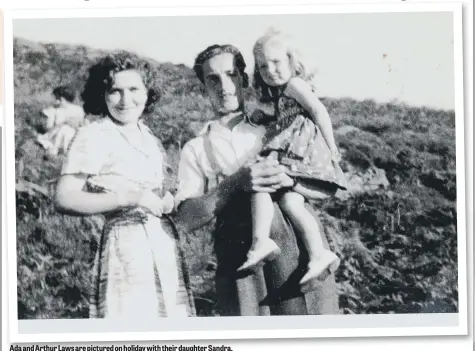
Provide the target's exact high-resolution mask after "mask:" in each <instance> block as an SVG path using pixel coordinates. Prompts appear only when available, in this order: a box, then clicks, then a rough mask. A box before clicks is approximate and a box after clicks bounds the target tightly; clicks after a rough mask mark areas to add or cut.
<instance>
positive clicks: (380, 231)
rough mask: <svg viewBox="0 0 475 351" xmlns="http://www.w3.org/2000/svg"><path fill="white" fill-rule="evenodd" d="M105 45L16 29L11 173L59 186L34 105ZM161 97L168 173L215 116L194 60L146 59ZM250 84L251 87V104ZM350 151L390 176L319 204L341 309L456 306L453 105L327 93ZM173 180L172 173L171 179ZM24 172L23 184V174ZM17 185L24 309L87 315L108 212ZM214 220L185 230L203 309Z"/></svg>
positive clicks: (353, 164)
mask: <svg viewBox="0 0 475 351" xmlns="http://www.w3.org/2000/svg"><path fill="white" fill-rule="evenodd" d="M103 54H104V53H103V52H100V51H95V50H91V49H89V48H86V47H82V46H66V45H53V44H48V45H42V44H37V43H31V42H27V41H24V40H21V39H16V40H15V43H14V62H15V75H14V79H15V137H16V139H15V152H16V177H17V181H18V182H22V184H29V183H28V182H30V183H33V184H36V185H39V186H42V187H44V188H51V189H54V181H55V179H56V178H57V176H58V172H59V167H60V165H61V161H62V160H61V159H60V158H59V159H54V160H51V159H48V158H46V156H45V155H44V151H43V150H42V149H41V148H40V147H39V146H38V145H36V144H35V143H34V142H33V141H32V139H33V138H34V135H35V132H36V131H37V129H38V124H39V119H38V118H39V111H40V110H41V109H42V108H43V107H45V106H46V105H47V104H49V103H50V102H51V97H50V91H51V89H52V87H54V86H56V85H58V84H71V85H73V86H75V87H76V88H77V89H81V88H82V85H83V84H84V82H85V78H86V72H87V69H88V68H89V66H90V65H91V63H92V62H94V60H95V59H96V58H98V57H99V56H101V55H103ZM149 61H150V62H151V63H152V65H153V66H154V67H155V69H156V70H157V72H158V76H159V79H158V80H157V82H156V84H157V87H160V89H161V91H162V93H163V98H162V102H161V104H160V106H159V107H157V109H156V111H154V113H153V114H152V115H151V116H149V117H147V123H148V124H149V125H150V127H151V128H152V130H153V131H154V133H156V135H157V136H158V137H159V138H160V139H161V140H162V142H163V144H164V147H165V149H166V151H167V154H168V159H169V163H170V166H171V169H172V175H173V173H174V172H176V168H177V161H178V154H179V150H180V148H181V147H182V146H183V144H184V143H185V142H186V141H187V140H189V139H190V138H191V137H193V135H194V134H195V133H196V131H197V129H198V128H200V126H201V125H202V124H203V123H204V121H206V120H207V119H208V118H210V116H211V110H210V105H209V103H208V101H207V100H206V98H205V97H204V96H203V94H202V91H201V87H200V84H199V82H198V80H197V79H196V77H195V76H194V74H193V72H192V71H191V69H189V68H188V67H185V66H183V65H173V64H170V63H158V62H155V61H153V60H149ZM252 97H253V92H252V91H249V92H248V100H249V101H251V104H252ZM322 101H323V103H324V104H325V105H326V107H327V108H328V110H329V112H330V115H331V116H332V120H333V123H334V127H335V129H336V130H337V133H336V137H337V141H338V144H339V146H340V148H341V149H342V151H343V152H344V161H343V168H344V170H346V171H347V172H348V173H349V174H353V175H356V176H358V175H360V174H363V173H364V172H366V173H368V170H373V169H378V170H382V172H383V173H385V174H386V177H387V179H388V180H389V184H390V185H389V187H387V188H385V189H379V190H373V191H364V192H360V193H357V194H353V195H351V196H350V197H348V198H338V197H335V198H332V199H328V200H325V201H321V202H319V203H316V204H315V206H316V208H318V209H320V210H321V211H320V214H321V219H322V221H323V223H324V224H325V227H326V234H327V236H328V237H329V239H330V242H331V244H332V246H333V247H334V249H335V251H336V252H337V253H338V254H339V255H340V256H341V257H342V258H343V264H342V266H341V268H340V269H339V270H338V272H337V280H338V285H339V289H340V293H341V294H340V305H341V309H342V312H343V313H408V312H456V311H457V309H458V303H457V300H458V295H457V233H456V218H457V216H456V206H455V200H456V188H455V180H456V176H455V175H456V173H455V115H454V112H453V111H439V110H432V109H428V108H414V107H411V106H406V105H404V104H377V103H375V102H373V101H369V100H368V101H362V102H358V101H354V100H351V99H340V100H335V99H323V100H322ZM169 180H170V182H169V186H170V187H172V188H173V186H174V179H173V177H170V178H169ZM25 182H26V183H25ZM29 189H30V188H23V189H22V188H20V187H17V192H16V200H17V255H18V315H19V318H23V319H27V318H83V317H87V315H88V303H87V301H88V291H89V285H90V276H89V272H90V269H91V265H92V259H93V257H94V253H95V250H96V248H97V240H98V237H99V235H100V230H101V226H102V218H101V217H99V216H96V217H89V218H76V217H71V216H65V215H60V214H57V213H56V212H55V211H54V207H53V204H52V202H51V196H50V195H49V194H48V193H46V194H41V192H39V191H34V190H29ZM211 227H212V224H210V226H209V227H207V228H203V229H202V230H200V232H199V233H196V234H197V235H194V236H190V237H189V240H188V243H187V248H186V251H187V255H186V256H187V259H188V263H189V265H190V267H191V274H192V283H193V289H194V292H195V295H196V296H197V298H198V305H199V307H200V311H199V313H200V315H212V314H213V313H214V310H213V301H214V300H215V296H214V286H213V279H212V278H213V275H214V265H213V262H214V256H213V252H212V237H211V235H210V229H211Z"/></svg>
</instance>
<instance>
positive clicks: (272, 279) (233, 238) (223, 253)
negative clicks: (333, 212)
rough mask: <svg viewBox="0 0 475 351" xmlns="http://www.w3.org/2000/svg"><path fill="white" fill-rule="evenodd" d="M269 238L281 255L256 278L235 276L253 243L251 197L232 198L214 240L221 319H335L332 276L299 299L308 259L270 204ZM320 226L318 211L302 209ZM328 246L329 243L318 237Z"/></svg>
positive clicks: (308, 206) (335, 302)
mask: <svg viewBox="0 0 475 351" xmlns="http://www.w3.org/2000/svg"><path fill="white" fill-rule="evenodd" d="M274 206H275V214H274V219H273V223H272V229H271V238H272V239H273V240H274V241H275V242H276V243H277V245H278V246H279V247H280V248H281V250H282V252H281V254H280V255H279V256H278V257H277V259H275V260H274V261H272V262H269V263H267V264H266V265H265V266H264V267H263V268H260V269H259V270H258V271H257V272H255V273H244V274H243V273H238V272H237V268H238V267H239V266H240V265H241V264H242V263H244V261H245V260H246V254H247V252H248V250H249V248H250V245H251V241H252V235H251V233H252V231H251V208H250V198H249V194H242V193H241V194H235V195H234V197H233V198H232V199H231V200H230V201H229V202H228V204H227V206H226V207H225V208H224V209H223V210H222V212H220V214H219V218H218V221H217V228H216V233H215V234H216V235H215V249H216V255H217V259H218V268H217V273H216V291H217V295H218V305H219V314H220V315H223V316H265V315H307V314H339V306H338V294H337V287H336V283H335V277H334V275H329V276H328V277H326V278H325V279H324V280H322V281H321V282H320V283H319V284H318V285H317V286H316V289H315V290H313V291H311V292H308V293H307V294H303V293H302V292H301V291H300V287H299V281H300V279H301V278H302V277H303V275H304V274H305V272H306V268H307V263H308V254H307V252H306V250H305V248H304V247H303V245H302V243H301V242H300V240H299V239H298V238H297V236H296V233H295V232H294V231H293V229H292V226H291V224H290V222H289V221H288V219H287V218H286V217H284V215H283V214H282V212H281V210H280V209H279V207H278V205H277V204H276V203H274ZM306 206H307V209H308V210H309V211H310V212H311V213H312V214H313V215H314V217H315V218H316V219H317V222H318V223H319V225H320V227H321V232H322V233H323V228H322V226H321V222H320V221H319V220H318V217H317V214H316V212H315V211H314V210H313V208H312V207H311V206H310V204H308V203H307V204H306ZM322 239H323V241H324V244H325V246H326V247H328V242H327V240H326V238H325V237H323V238H322Z"/></svg>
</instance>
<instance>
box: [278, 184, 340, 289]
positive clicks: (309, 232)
mask: <svg viewBox="0 0 475 351" xmlns="http://www.w3.org/2000/svg"><path fill="white" fill-rule="evenodd" d="M279 204H280V207H281V209H282V211H283V212H284V213H285V214H286V215H287V217H288V218H289V219H290V221H291V223H292V225H293V227H294V229H295V231H296V232H298V233H299V234H300V235H301V237H302V241H303V243H304V245H305V248H306V249H307V251H308V255H309V262H308V271H307V273H306V274H305V275H304V276H303V278H302V280H301V281H300V284H305V283H306V282H308V281H310V280H312V279H315V278H318V277H319V276H320V275H321V274H322V273H324V272H325V271H326V270H328V269H330V270H331V271H334V270H336V268H338V266H339V264H340V259H339V258H338V256H336V255H335V254H334V253H333V252H332V251H330V250H327V249H326V248H325V246H324V245H323V240H322V235H323V233H322V232H321V231H320V227H319V225H318V223H317V221H316V220H315V218H314V217H313V216H312V214H311V213H310V212H309V211H307V209H306V208H305V199H304V197H303V196H302V195H300V194H298V193H296V192H287V193H285V194H284V195H283V196H282V198H281V200H280V203H279Z"/></svg>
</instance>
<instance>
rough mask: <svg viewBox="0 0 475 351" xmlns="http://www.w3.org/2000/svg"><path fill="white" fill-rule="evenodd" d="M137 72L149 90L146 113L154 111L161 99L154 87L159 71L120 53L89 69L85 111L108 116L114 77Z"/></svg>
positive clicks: (100, 61)
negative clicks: (108, 104)
mask: <svg viewBox="0 0 475 351" xmlns="http://www.w3.org/2000/svg"><path fill="white" fill-rule="evenodd" d="M126 70H137V71H138V72H139V74H140V75H141V77H142V80H143V83H144V85H145V87H146V88H147V90H148V99H147V102H146V104H145V110H144V113H150V112H152V111H153V109H154V107H155V104H156V103H157V102H158V101H159V99H160V95H161V94H160V91H159V90H158V89H157V88H156V87H155V86H154V83H155V82H157V81H158V80H157V71H156V70H155V69H153V68H152V67H151V65H150V63H148V62H147V61H145V60H143V59H140V58H139V57H138V56H137V55H134V54H131V53H128V52H126V51H120V52H117V53H114V54H110V55H108V56H106V57H103V58H102V59H100V60H99V61H98V62H97V63H96V64H94V65H93V66H92V67H91V68H90V69H89V77H88V78H87V81H86V84H85V86H84V90H83V92H82V94H81V98H82V100H83V102H84V111H85V112H86V113H88V114H92V115H99V116H107V115H108V113H109V111H108V109H107V105H106V93H107V92H108V91H109V90H110V89H111V88H112V85H113V84H114V75H115V74H116V73H118V72H121V71H126Z"/></svg>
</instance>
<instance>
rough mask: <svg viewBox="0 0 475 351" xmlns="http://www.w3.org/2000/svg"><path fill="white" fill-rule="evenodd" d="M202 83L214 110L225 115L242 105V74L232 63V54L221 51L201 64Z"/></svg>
mask: <svg viewBox="0 0 475 351" xmlns="http://www.w3.org/2000/svg"><path fill="white" fill-rule="evenodd" d="M203 76H204V84H205V87H206V90H207V92H208V95H209V98H210V100H211V104H212V105H213V107H214V109H215V110H216V112H217V113H218V114H220V115H225V114H228V113H231V112H235V111H238V110H239V109H240V108H241V107H242V100H243V99H242V93H243V92H242V90H243V89H242V88H243V87H242V76H241V75H240V73H239V71H238V69H237V68H236V66H235V64H234V55H233V54H230V53H222V54H219V55H216V56H214V57H212V58H210V59H209V60H208V61H206V62H205V63H204V65H203Z"/></svg>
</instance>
